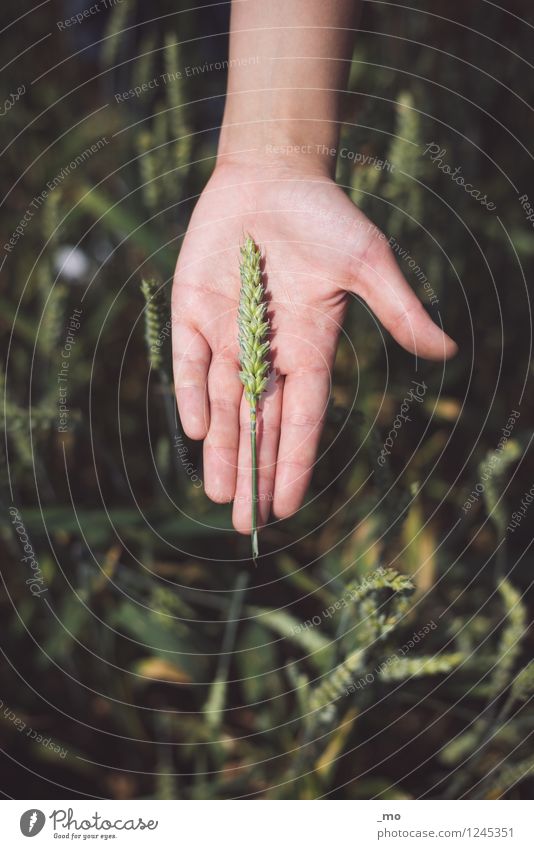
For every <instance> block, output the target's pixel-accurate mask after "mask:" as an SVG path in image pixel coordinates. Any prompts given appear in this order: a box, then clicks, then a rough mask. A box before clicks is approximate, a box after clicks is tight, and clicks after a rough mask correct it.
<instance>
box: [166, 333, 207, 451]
mask: <svg viewBox="0 0 534 849" xmlns="http://www.w3.org/2000/svg"><path fill="white" fill-rule="evenodd" d="M172 351H173V354H172V355H173V371H174V386H175V390H176V401H177V404H178V412H179V414H180V420H181V422H182V427H183V429H184V431H185V432H186V434H187V435H188V436H189V437H190V438H191V439H204V437H205V436H206V433H207V432H208V427H209V405H208V387H207V377H208V368H209V364H210V359H211V351H210V347H209V345H208V343H207V342H206V340H205V339H204V337H203V336H202V334H201V333H199V331H198V330H195V329H194V328H193V327H190V326H189V325H187V324H178V325H176V326H175V328H174V332H173V339H172Z"/></svg>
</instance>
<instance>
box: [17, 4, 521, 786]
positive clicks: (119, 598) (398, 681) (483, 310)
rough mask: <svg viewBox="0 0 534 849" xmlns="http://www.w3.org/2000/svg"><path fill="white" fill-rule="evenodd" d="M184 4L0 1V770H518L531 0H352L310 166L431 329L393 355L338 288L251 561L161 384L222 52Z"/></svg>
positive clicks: (488, 777) (168, 776) (216, 14)
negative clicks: (351, 213)
mask: <svg viewBox="0 0 534 849" xmlns="http://www.w3.org/2000/svg"><path fill="white" fill-rule="evenodd" d="M190 5H191V4H187V3H181V2H179V0H167V1H166V0H152V2H151V3H150V4H148V3H141V2H140V1H138V2H136V0H122V2H119V0H115V2H114V0H99V2H95V3H94V4H93V5H91V4H90V3H89V2H87V0H76V2H75V0H70V2H67V0H65V2H54V0H51V2H44V3H41V4H40V5H37V6H35V7H34V8H33V9H25V8H24V6H23V4H20V3H16V2H13V0H4V3H3V4H2V10H1V12H0V26H1V31H2V38H3V51H2V52H3V60H4V63H3V64H4V68H3V70H2V97H1V100H2V103H3V106H2V109H1V110H0V112H1V118H0V133H1V147H2V156H1V159H0V169H1V174H2V246H1V257H0V263H1V264H0V269H1V288H0V333H1V334H2V341H3V344H2V351H3V355H4V356H3V366H2V372H1V373H0V379H1V382H2V418H3V421H2V423H3V431H4V439H3V440H2V453H3V457H2V460H3V462H2V472H1V475H2V477H1V481H0V507H1V515H2V523H1V527H2V533H1V538H0V545H1V557H0V564H1V577H2V582H1V585H0V621H1V628H0V650H1V656H0V751H1V754H0V757H1V759H2V769H1V779H0V782H1V783H0V790H1V792H2V793H3V795H4V796H5V797H13V798H17V799H26V798H42V799H46V798H50V799H53V798H82V797H102V798H118V799H130V798H160V799H169V798H170V799H172V798H188V799H190V798H192V799H229V798H241V797H247V798H265V799H275V798H298V799H308V798H319V797H329V798H349V799H370V798H388V799H406V798H418V797H422V798H425V797H428V798H498V797H500V796H503V795H506V796H508V797H510V798H529V794H531V793H532V791H533V789H534V786H533V780H532V777H531V775H532V770H533V769H534V747H533V742H534V740H533V732H534V714H533V713H532V710H531V709H530V704H529V703H530V700H531V698H532V695H533V694H534V664H531V662H530V658H531V656H532V647H533V637H532V632H531V630H530V622H531V611H532V591H531V584H532V566H533V563H532V549H531V543H532V521H533V519H534V507H530V502H531V501H532V500H533V496H534V488H532V487H533V484H534V467H533V465H532V462H531V454H532V448H531V439H532V422H533V419H532V410H533V401H532V367H531V342H532V337H531V331H532V315H531V307H530V280H531V277H532V271H533V263H534V238H533V235H534V234H533V230H532V227H533V223H532V221H529V216H531V215H534V213H533V210H532V208H529V204H532V205H533V206H534V179H533V156H532V152H531V151H532V138H533V136H534V115H533V108H532V90H533V89H532V75H533V67H532V64H531V61H530V58H531V54H532V49H531V48H532V34H533V33H532V30H533V26H534V18H533V16H532V8H531V5H530V4H529V3H527V2H526V0H509V2H508V3H507V8H506V9H501V8H500V7H499V6H498V4H495V3H490V2H486V0H471V2H469V3H465V2H458V0H450V1H449V2H448V3H446V4H442V3H440V4H436V3H432V2H430V0H411V2H410V4H409V8H408V6H404V5H403V4H402V3H399V4H389V3H381V2H365V3H364V4H363V14H362V17H361V32H359V33H358V34H357V36H356V38H355V51H354V57H353V62H352V65H351V70H350V79H349V86H348V88H349V92H348V93H347V95H346V102H345V107H344V108H345V118H346V124H345V127H344V129H343V133H342V138H341V141H340V157H339V163H338V173H337V179H338V181H339V183H340V184H341V185H342V186H343V187H344V188H345V190H346V192H347V193H348V194H349V195H350V196H351V197H352V198H353V200H354V201H355V202H356V203H357V204H358V205H360V206H361V207H362V208H363V209H364V211H365V212H366V213H367V214H368V216H369V217H370V218H371V219H372V221H374V222H375V223H376V224H377V225H378V226H379V227H381V228H382V229H383V230H384V232H385V233H387V235H388V236H390V237H393V238H394V239H395V243H396V244H397V245H398V249H397V258H398V262H399V265H400V266H401V268H402V270H403V272H404V273H405V275H406V276H407V277H408V279H409V280H410V282H411V283H412V284H413V286H414V289H415V290H416V291H417V292H418V293H419V295H420V297H421V300H422V302H423V304H424V305H425V307H426V308H427V309H428V310H429V312H430V313H431V314H432V315H433V317H434V318H437V320H440V321H442V322H443V324H444V326H445V327H446V328H447V330H448V332H449V333H450V335H451V336H453V337H454V339H455V340H456V341H457V342H458V343H459V345H460V353H459V355H458V356H457V357H456V358H455V359H454V360H453V361H451V363H449V364H448V365H447V367H446V369H445V368H444V367H443V366H442V365H441V364H432V363H422V362H420V363H418V364H417V368H416V364H415V362H414V360H413V358H411V357H410V356H409V355H408V354H406V353H405V352H404V351H402V350H401V349H400V348H399V347H398V346H396V345H395V343H393V342H391V341H389V342H388V343H387V347H386V348H384V345H383V342H382V339H381V337H380V335H379V334H378V333H377V330H376V327H375V326H374V324H373V322H372V321H371V319H370V317H369V315H368V313H367V311H366V310H365V309H363V307H362V306H361V304H359V303H358V302H357V301H354V303H353V304H352V305H351V309H350V313H349V317H348V320H347V323H346V330H347V336H348V339H350V340H352V343H353V344H354V346H355V348H356V351H357V357H358V369H357V373H356V369H355V365H354V355H353V351H352V348H351V345H350V344H349V341H348V340H347V339H344V340H342V342H341V345H340V349H339V355H338V358H337V361H336V367H335V374H334V388H333V395H332V403H331V407H330V410H329V414H328V421H327V425H326V428H325V433H324V437H323V444H322V452H321V458H320V461H319V462H318V464H317V466H316V469H315V474H314V479H313V483H312V488H311V491H310V493H309V498H308V500H307V504H306V506H305V508H304V509H303V510H301V511H300V512H299V513H298V515H296V516H295V517H294V518H293V519H291V520H290V521H286V522H283V523H281V522H275V523H273V524H272V526H270V527H268V528H267V529H265V530H264V531H263V532H262V534H261V545H262V558H261V562H260V567H259V568H257V569H254V568H253V566H252V564H251V561H250V560H249V541H248V540H247V539H246V538H244V537H240V536H238V535H237V534H236V533H235V532H234V531H233V530H232V527H231V521H230V508H229V507H227V506H224V507H222V506H216V505H213V504H211V503H210V502H209V501H208V500H207V498H206V497H205V495H204V493H203V489H202V457H201V448H200V446H199V445H198V444H194V443H191V442H190V441H189V440H188V439H187V438H186V437H185V436H184V435H183V433H182V432H181V429H180V424H179V422H178V421H177V419H176V411H175V407H174V401H173V396H172V391H171V389H170V386H171V384H172V376H171V371H170V367H169V354H170V343H169V324H168V322H169V318H170V315H169V309H168V301H169V296H170V286H171V281H172V273H173V269H174V263H175V260H176V255H177V253H178V251H179V249H180V244H181V240H182V237H183V234H184V232H185V230H186V228H187V224H188V220H189V217H190V215H191V212H192V209H193V207H194V204H195V201H196V199H197V197H198V195H199V193H200V192H201V190H202V188H203V186H204V184H205V182H206V180H207V178H208V176H209V174H210V172H211V169H212V167H213V164H214V155H215V151H216V143H217V128H218V126H219V125H220V122H221V118H222V110H223V105H224V91H225V82H226V66H225V61H224V60H225V59H226V56H227V32H228V13H229V7H228V4H224V3H223V4H217V5H209V4H202V3H200V5H198V4H197V5H196V6H195V8H194V9H193V10H191V9H189V8H188V7H189V6H190ZM77 16H78V17H77ZM343 151H346V152H345V153H343ZM447 169H448V170H447ZM455 169H456V170H455ZM462 175H463V177H464V178H465V181H466V182H468V183H470V184H471V185H472V186H473V187H475V189H476V190H479V192H480V195H479V196H477V197H475V196H474V195H473V194H469V193H468V192H467V191H466V190H465V187H463V186H462V185H461V184H460V182H459V179H458V178H459V176H462ZM484 196H485V197H486V203H484V202H483V197H484ZM481 201H482V202H481ZM143 281H144V285H143V286H142V282H143ZM430 290H431V291H432V293H433V296H431V295H430V294H429V293H430ZM412 379H416V380H417V381H419V382H424V384H425V387H427V388H426V390H425V392H424V397H423V399H422V401H421V402H417V403H415V402H412V403H411V406H410V413H409V415H410V419H411V421H410V422H409V423H408V422H406V423H405V424H403V426H402V428H401V429H399V430H398V435H397V437H396V438H395V440H394V444H393V446H392V447H391V446H390V452H389V454H384V453H383V452H382V449H383V448H384V446H385V445H389V443H388V442H387V440H388V435H389V433H390V431H391V429H392V427H393V423H394V421H395V417H396V416H397V414H398V412H399V410H400V408H401V405H402V403H403V400H404V399H405V397H406V395H407V393H408V392H409V390H410V387H411V386H412V383H411V381H412ZM391 441H392V440H391V439H390V442H391ZM381 452H382V453H381ZM379 458H382V459H385V462H382V461H380V462H379ZM531 490H532V493H531Z"/></svg>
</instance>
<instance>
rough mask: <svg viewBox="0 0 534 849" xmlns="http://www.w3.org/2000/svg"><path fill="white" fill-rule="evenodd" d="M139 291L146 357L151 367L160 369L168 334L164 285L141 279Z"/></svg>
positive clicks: (162, 365)
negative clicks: (142, 300) (140, 293)
mask: <svg viewBox="0 0 534 849" xmlns="http://www.w3.org/2000/svg"><path fill="white" fill-rule="evenodd" d="M141 291H142V293H143V295H144V296H145V301H146V307H145V340H146V344H147V349H148V358H149V361H150V365H151V367H152V368H153V369H158V370H159V371H162V370H163V369H164V365H165V358H164V355H163V351H164V348H165V341H166V339H167V336H168V330H169V325H168V306H167V299H166V297H165V291H164V287H163V286H162V284H161V283H160V282H159V281H158V280H154V279H149V280H143V282H142V283H141Z"/></svg>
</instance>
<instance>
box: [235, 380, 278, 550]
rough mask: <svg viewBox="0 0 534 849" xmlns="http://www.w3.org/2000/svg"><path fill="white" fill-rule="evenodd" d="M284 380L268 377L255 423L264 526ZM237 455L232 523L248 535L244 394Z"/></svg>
mask: <svg viewBox="0 0 534 849" xmlns="http://www.w3.org/2000/svg"><path fill="white" fill-rule="evenodd" d="M283 388H284V379H283V378H282V377H275V376H274V375H273V376H272V377H271V378H269V383H268V385H267V390H266V392H265V395H263V396H262V399H261V401H260V405H259V410H258V421H257V425H256V444H257V457H258V459H257V464H258V521H259V523H260V524H262V525H264V524H265V523H266V522H267V520H268V518H269V513H270V510H271V504H272V502H273V490H274V478H275V471H276V457H277V454H278V442H279V438H280V416H281V414H282V394H283ZM240 425H241V427H240V433H239V454H238V460H237V483H236V491H235V498H234V511H233V523H234V527H235V529H236V530H237V531H239V532H240V533H242V534H249V533H250V531H251V524H252V522H251V520H252V490H251V483H252V460H251V457H252V452H251V445H250V407H249V403H248V401H247V399H246V398H245V396H244V395H243V398H242V400H241V410H240Z"/></svg>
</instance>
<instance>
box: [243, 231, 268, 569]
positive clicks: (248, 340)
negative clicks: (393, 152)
mask: <svg viewBox="0 0 534 849" xmlns="http://www.w3.org/2000/svg"><path fill="white" fill-rule="evenodd" d="M260 266H261V251H260V249H259V248H258V247H257V246H256V244H255V242H254V240H253V239H252V238H251V237H250V236H247V237H246V239H245V242H244V244H243V245H242V246H241V263H240V266H239V268H240V273H241V292H240V296H239V311H238V318H237V324H238V327H239V362H240V364H241V371H240V372H239V377H240V379H241V382H242V384H243V386H244V387H245V398H246V399H247V401H248V403H249V407H250V448H251V454H252V481H251V484H252V559H253V560H254V563H256V558H257V557H258V466H257V457H256V420H257V410H258V401H259V400H260V397H261V395H262V393H263V391H264V389H265V386H266V384H267V378H268V372H269V359H268V353H269V348H270V343H269V341H268V339H266V336H267V333H268V332H269V321H268V320H267V319H266V317H265V313H266V311H267V303H266V301H265V289H264V286H263V283H262V275H261V267H260Z"/></svg>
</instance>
